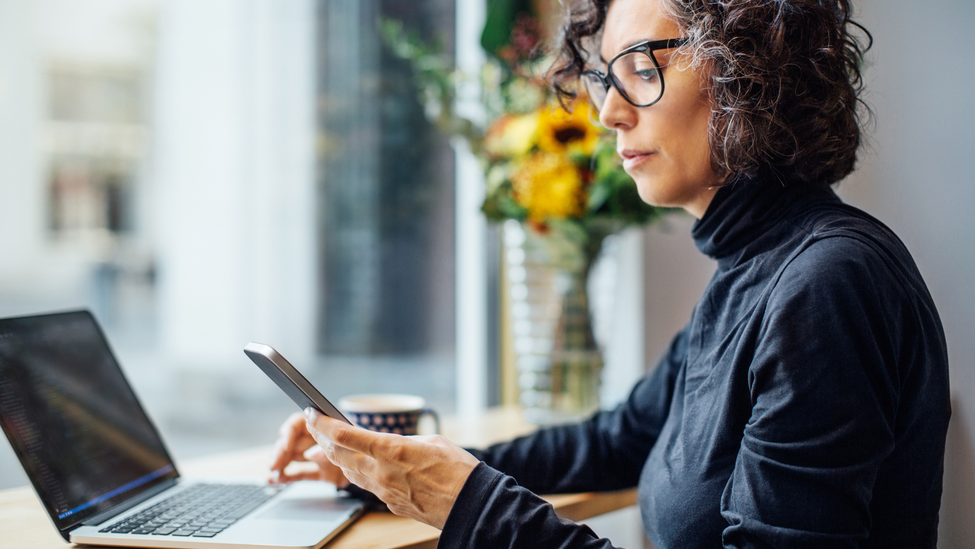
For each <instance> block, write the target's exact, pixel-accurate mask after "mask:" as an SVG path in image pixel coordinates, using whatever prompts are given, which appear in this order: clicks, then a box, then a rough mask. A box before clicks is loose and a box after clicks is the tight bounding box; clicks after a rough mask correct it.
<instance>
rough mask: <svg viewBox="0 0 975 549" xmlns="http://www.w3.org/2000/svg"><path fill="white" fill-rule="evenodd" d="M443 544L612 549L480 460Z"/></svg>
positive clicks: (475, 548)
mask: <svg viewBox="0 0 975 549" xmlns="http://www.w3.org/2000/svg"><path fill="white" fill-rule="evenodd" d="M437 547H438V548H439V549H454V548H456V549H461V548H463V549H496V548H498V547H508V548H511V549H515V548H521V547H524V548H530V549H541V548H545V549H556V548H561V549H569V548H572V549H611V548H612V547H613V545H612V544H611V543H610V542H609V540H606V539H600V538H598V537H597V536H596V534H595V533H594V532H593V531H592V530H591V529H590V528H589V527H588V526H586V525H584V524H577V523H574V522H572V521H568V520H564V519H560V518H559V517H558V516H557V515H556V514H555V510H554V509H553V508H552V506H551V505H550V504H549V503H548V502H546V501H545V500H543V499H541V498H540V497H538V496H536V495H535V494H534V493H532V492H531V491H529V490H528V489H526V488H523V487H521V486H518V484H517V483H516V482H515V481H514V479H512V478H511V477H510V476H507V475H505V474H503V473H500V472H498V471H496V470H494V469H492V468H490V467H488V466H487V465H485V464H484V463H481V464H479V465H478V466H477V467H476V468H475V469H474V471H473V472H471V474H470V476H469V477H468V478H467V482H466V483H465V484H464V487H463V488H462V489H461V492H460V494H459V495H458V497H457V501H456V502H455V503H454V507H453V508H452V509H451V511H450V515H449V516H448V517H447V522H446V524H444V529H443V533H442V534H441V536H440V542H439V544H438V545H437Z"/></svg>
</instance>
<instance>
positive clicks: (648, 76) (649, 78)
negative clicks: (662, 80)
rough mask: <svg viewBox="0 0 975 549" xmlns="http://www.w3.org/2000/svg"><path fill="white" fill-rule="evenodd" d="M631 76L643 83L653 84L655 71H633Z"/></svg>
mask: <svg viewBox="0 0 975 549" xmlns="http://www.w3.org/2000/svg"><path fill="white" fill-rule="evenodd" d="M633 74H634V75H635V76H636V77H637V78H639V79H640V80H643V81H644V82H653V81H655V80H656V79H657V70H656V69H644V70H636V71H633Z"/></svg>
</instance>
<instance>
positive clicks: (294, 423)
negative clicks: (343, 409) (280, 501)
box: [268, 412, 349, 488]
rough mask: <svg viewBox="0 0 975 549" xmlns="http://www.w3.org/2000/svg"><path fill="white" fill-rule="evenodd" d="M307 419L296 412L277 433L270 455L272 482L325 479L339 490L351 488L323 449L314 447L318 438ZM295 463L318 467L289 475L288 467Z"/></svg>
mask: <svg viewBox="0 0 975 549" xmlns="http://www.w3.org/2000/svg"><path fill="white" fill-rule="evenodd" d="M306 425H307V423H306V421H305V416H304V414H302V413H301V412H295V413H294V414H292V415H291V416H290V417H288V419H287V420H285V422H284V424H283V425H281V429H280V431H279V433H278V440H277V442H275V443H274V450H273V451H272V452H271V467H270V469H271V472H270V474H269V475H268V480H269V481H270V482H294V481H296V480H324V481H327V482H331V483H332V484H334V485H335V486H337V487H339V488H345V487H346V486H348V485H349V481H348V479H346V478H345V475H343V474H342V470H341V469H339V468H338V467H336V466H335V465H333V464H332V462H331V461H329V459H328V458H327V457H326V456H325V452H324V451H323V450H322V448H321V446H318V445H317V444H315V439H314V438H312V436H311V433H309V432H308V428H307V427H306ZM292 462H311V463H314V464H317V465H318V467H317V468H315V467H312V468H304V469H302V470H299V471H297V472H294V473H291V474H289V473H286V472H285V468H286V467H287V466H288V465H289V464H290V463H292Z"/></svg>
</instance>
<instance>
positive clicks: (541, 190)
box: [511, 151, 586, 223]
mask: <svg viewBox="0 0 975 549" xmlns="http://www.w3.org/2000/svg"><path fill="white" fill-rule="evenodd" d="M511 186H512V190H513V191H514V193H513V194H514V199H515V201H516V202H517V203H518V204H520V205H521V206H522V207H523V208H525V209H527V210H528V218H529V219H530V220H532V221H535V222H539V223H541V222H544V221H545V220H546V219H547V218H549V217H561V218H566V217H577V216H581V215H582V213H583V207H584V205H585V203H586V196H585V188H584V181H583V179H582V175H581V174H580V173H579V169H578V167H576V165H575V164H574V163H572V161H571V160H569V158H568V157H567V156H566V155H564V154H555V153H551V152H545V151H539V152H536V153H534V154H532V155H530V156H528V157H527V158H525V159H523V160H521V161H519V162H517V163H516V165H515V166H514V169H513V170H512V173H511Z"/></svg>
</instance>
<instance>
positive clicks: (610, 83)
mask: <svg viewBox="0 0 975 549" xmlns="http://www.w3.org/2000/svg"><path fill="white" fill-rule="evenodd" d="M689 40H690V39H689V38H687V37H684V38H665V39H662V40H647V41H646V42H640V43H639V44H634V45H632V46H630V47H628V48H626V49H625V50H623V51H621V52H619V53H617V54H616V55H615V56H613V58H612V59H610V60H609V63H607V64H606V72H605V73H602V72H600V71H597V70H596V69H587V70H584V71H582V74H580V75H579V76H580V77H584V76H586V75H590V74H591V75H593V76H595V77H596V78H597V79H598V80H599V82H600V83H601V84H602V85H603V89H604V91H605V93H606V95H605V96H604V97H603V101H602V104H605V103H606V97H607V96H609V88H610V87H613V88H616V91H617V92H619V94H620V97H622V98H623V99H625V100H626V102H627V103H629V104H630V105H633V106H634V107H637V108H643V107H649V106H650V105H653V104H654V103H656V102H658V101H660V100H661V99H662V98H663V96H664V87H665V83H664V71H663V67H661V66H660V62H659V61H657V57H656V56H654V55H653V52H655V51H658V50H669V49H673V48H679V47H681V46H683V45H684V44H687V42H688V41H689ZM635 52H642V53H645V54H647V57H649V58H650V60H651V61H653V67H654V70H655V71H657V76H658V77H659V78H660V95H658V96H657V98H656V99H654V100H653V101H651V102H649V103H647V104H645V105H638V104H637V103H634V102H633V100H632V99H630V98H629V97H627V95H626V92H625V91H623V87H622V84H618V83H617V79H616V78H615V77H614V76H613V63H615V62H616V60H617V59H619V58H620V57H623V56H624V55H629V54H631V53H635ZM583 86H584V87H587V86H586V84H585V82H583ZM587 93H588V90H587ZM590 95H591V94H590ZM589 100H590V101H591V102H592V103H593V106H595V107H596V110H597V111H598V110H600V109H602V104H601V105H596V102H595V101H594V100H593V98H592V97H590V98H589Z"/></svg>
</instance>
